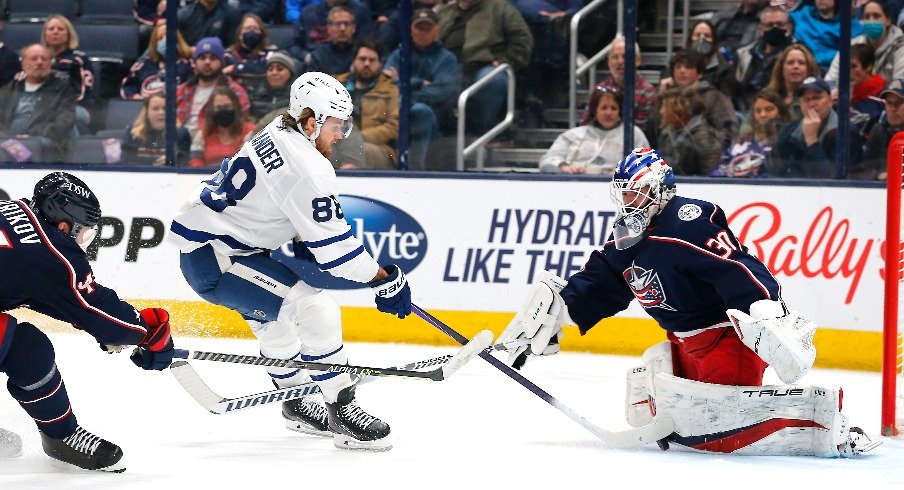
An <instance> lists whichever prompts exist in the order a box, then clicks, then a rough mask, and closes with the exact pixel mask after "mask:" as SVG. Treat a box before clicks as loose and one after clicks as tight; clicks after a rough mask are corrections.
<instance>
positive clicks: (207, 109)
mask: <svg viewBox="0 0 904 490" xmlns="http://www.w3.org/2000/svg"><path fill="white" fill-rule="evenodd" d="M202 112H203V114H204V117H203V119H202V122H201V127H200V128H199V130H198V132H197V133H196V134H195V136H194V138H192V141H191V159H190V160H189V161H188V166H189V167H209V166H213V165H220V162H222V161H223V159H224V158H231V157H232V156H233V155H235V153H236V152H237V151H239V149H240V148H241V147H242V144H244V143H245V137H246V136H247V135H249V134H250V133H251V132H252V131H254V123H253V122H252V121H250V120H248V118H246V117H245V116H244V113H243V112H242V106H241V104H240V103H239V98H238V97H236V95H235V93H234V92H233V91H231V90H229V88H228V87H217V88H215V89H214V91H213V94H212V95H211V96H210V99H208V100H207V103H206V104H204V109H203V111H202Z"/></svg>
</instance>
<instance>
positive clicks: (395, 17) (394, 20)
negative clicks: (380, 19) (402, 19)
mask: <svg viewBox="0 0 904 490" xmlns="http://www.w3.org/2000/svg"><path fill="white" fill-rule="evenodd" d="M438 3H439V0H412V2H411V11H412V12H416V11H418V10H420V9H430V10H434V11H436V9H435V7H436V5H437V4H438ZM377 39H379V40H380V44H381V45H383V46H386V47H387V48H395V47H396V46H398V45H399V11H398V9H395V10H393V12H392V13H391V14H390V15H389V21H388V22H386V23H385V24H382V25H378V26H377Z"/></svg>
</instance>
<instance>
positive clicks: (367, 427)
mask: <svg viewBox="0 0 904 490" xmlns="http://www.w3.org/2000/svg"><path fill="white" fill-rule="evenodd" d="M326 409H327V412H329V425H330V430H331V431H332V432H333V445H335V446H336V447H338V448H340V449H369V450H371V451H388V450H390V449H392V444H391V443H390V442H389V439H388V437H387V436H388V435H389V425H387V424H386V422H383V421H382V420H380V419H378V418H376V417H374V416H373V415H371V414H369V413H367V412H365V411H364V410H362V409H361V407H359V406H358V404H357V403H355V385H352V386H349V387H348V388H345V389H343V390H342V391H340V392H339V396H338V397H337V400H336V403H327V404H326Z"/></svg>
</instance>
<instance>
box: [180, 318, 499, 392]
mask: <svg viewBox="0 0 904 490" xmlns="http://www.w3.org/2000/svg"><path fill="white" fill-rule="evenodd" d="M492 341H493V332H490V331H489V330H481V331H480V332H478V333H477V335H475V336H474V338H473V339H471V340H470V341H468V340H466V341H465V342H464V343H462V345H464V347H462V349H461V350H459V351H458V352H456V353H455V355H453V356H452V357H451V358H450V359H449V360H447V361H446V362H443V363H442V364H440V366H439V367H437V368H436V369H433V370H430V371H417V370H415V369H404V368H392V367H389V368H377V367H365V366H353V365H350V364H331V363H326V362H313V361H294V360H285V359H273V358H271V357H260V356H244V355H239V354H223V353H220V352H205V351H189V350H185V349H175V353H174V354H173V357H179V358H187V359H195V360H199V361H215V362H228V363H233V364H245V365H251V366H264V367H278V368H292V369H310V370H313V371H323V372H327V373H348V374H353V375H357V376H393V377H399V378H414V379H430V380H433V381H443V380H445V379H448V377H449V376H451V375H452V373H454V372H455V371H457V370H458V369H459V368H460V367H462V366H464V365H465V363H467V362H468V361H470V360H471V359H473V358H474V357H476V356H477V355H478V354H480V353H481V352H482V351H483V350H484V349H486V348H487V347H489V346H490V343H491V342H492ZM415 367H417V366H415ZM421 367H423V366H421Z"/></svg>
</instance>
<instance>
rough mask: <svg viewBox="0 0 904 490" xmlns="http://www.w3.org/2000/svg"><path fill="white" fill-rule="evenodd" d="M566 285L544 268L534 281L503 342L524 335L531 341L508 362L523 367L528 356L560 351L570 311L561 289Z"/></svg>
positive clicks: (501, 338)
mask: <svg viewBox="0 0 904 490" xmlns="http://www.w3.org/2000/svg"><path fill="white" fill-rule="evenodd" d="M564 287H565V280H564V279H562V278H560V277H558V276H556V275H554V274H552V273H550V272H547V271H543V273H542V274H541V275H540V277H539V279H538V280H537V282H535V283H534V285H533V287H532V288H531V290H530V293H528V295H527V299H526V300H525V301H524V304H523V305H522V306H521V310H519V311H518V313H517V314H516V315H515V318H513V319H512V321H511V322H510V323H509V324H508V326H507V327H505V330H504V331H503V332H502V335H501V336H500V337H499V342H501V343H505V342H510V341H513V340H518V339H522V338H526V339H530V343H529V344H527V345H522V346H520V347H517V348H515V349H514V350H510V351H509V358H508V363H509V365H510V366H512V367H513V368H515V369H521V367H522V366H524V363H526V362H527V356H549V355H553V354H557V353H558V352H559V339H561V338H562V335H563V332H562V325H563V324H564V323H565V318H566V317H567V312H566V309H565V302H564V301H563V300H562V297H561V296H559V292H560V291H562V288H564Z"/></svg>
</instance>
